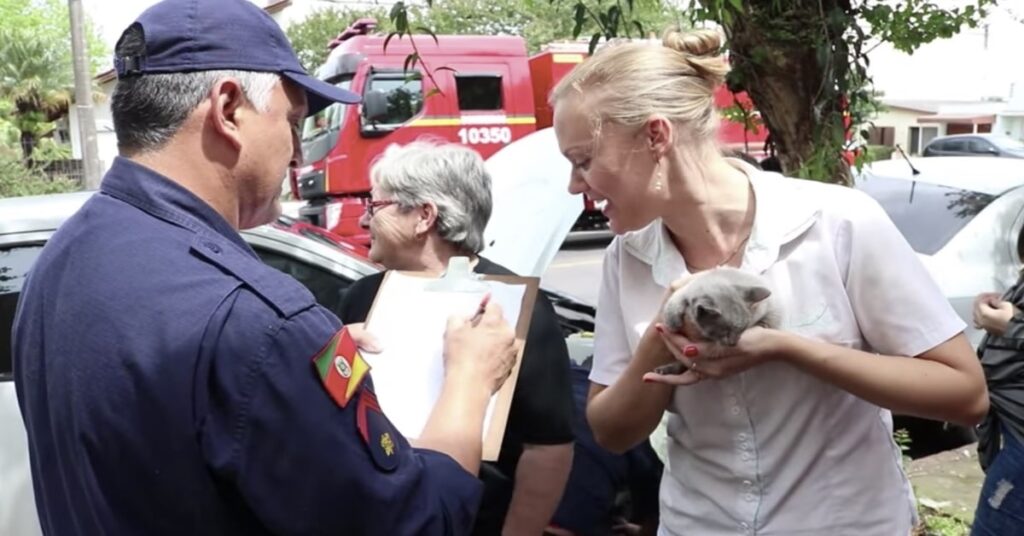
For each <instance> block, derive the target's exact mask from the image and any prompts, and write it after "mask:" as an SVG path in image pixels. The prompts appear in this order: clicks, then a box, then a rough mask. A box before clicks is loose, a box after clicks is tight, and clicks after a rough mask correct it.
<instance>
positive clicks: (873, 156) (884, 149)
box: [864, 145, 896, 164]
mask: <svg viewBox="0 0 1024 536" xmlns="http://www.w3.org/2000/svg"><path fill="white" fill-rule="evenodd" d="M895 151H896V148H895V147H890V146H888V145H868V146H867V152H866V153H865V154H864V163H865V164H866V163H869V162H874V161H875V160H889V159H890V158H892V154H893V153H894V152H895Z"/></svg>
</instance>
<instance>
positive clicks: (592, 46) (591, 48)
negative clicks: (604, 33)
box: [587, 32, 601, 55]
mask: <svg viewBox="0 0 1024 536" xmlns="http://www.w3.org/2000/svg"><path fill="white" fill-rule="evenodd" d="M600 40H601V33H600V32H598V33H596V34H594V36H593V37H591V38H590V46H588V47H587V52H588V53H589V54H591V55H593V54H594V50H596V49H597V43H598V41H600Z"/></svg>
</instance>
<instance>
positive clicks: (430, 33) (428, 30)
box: [416, 26, 440, 45]
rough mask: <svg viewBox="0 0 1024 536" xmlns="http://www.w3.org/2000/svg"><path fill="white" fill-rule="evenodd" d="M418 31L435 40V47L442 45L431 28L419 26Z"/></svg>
mask: <svg viewBox="0 0 1024 536" xmlns="http://www.w3.org/2000/svg"><path fill="white" fill-rule="evenodd" d="M416 31H417V32H422V33H425V34H427V35H429V36H430V37H432V38H434V44H435V45H439V44H440V43H438V41H437V35H436V34H435V33H434V30H431V29H430V28H427V27H426V26H417V27H416Z"/></svg>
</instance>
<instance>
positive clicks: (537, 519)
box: [339, 142, 573, 535]
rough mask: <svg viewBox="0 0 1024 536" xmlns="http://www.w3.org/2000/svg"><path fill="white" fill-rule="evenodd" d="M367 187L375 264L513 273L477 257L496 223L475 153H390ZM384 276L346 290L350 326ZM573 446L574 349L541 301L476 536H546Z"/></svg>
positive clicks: (421, 147) (442, 148)
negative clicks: (457, 263)
mask: <svg viewBox="0 0 1024 536" xmlns="http://www.w3.org/2000/svg"><path fill="white" fill-rule="evenodd" d="M370 180H371V183H372V190H371V195H372V200H371V201H370V203H369V205H368V206H367V212H366V215H365V216H364V218H363V221H362V225H363V226H364V227H367V228H368V229H369V231H370V240H371V242H370V258H371V259H372V260H373V261H376V262H378V263H380V264H382V265H383V266H384V267H385V268H387V269H390V270H405V271H416V272H423V273H428V274H434V275H440V274H441V273H442V272H443V271H444V270H445V268H446V267H447V265H448V259H450V258H451V257H453V256H466V257H469V258H470V259H471V262H472V265H473V269H474V271H475V272H477V273H482V274H499V275H509V274H511V272H510V271H509V270H507V269H505V268H503V267H501V266H499V265H497V264H495V263H493V262H490V261H488V260H487V259H485V258H483V257H480V256H479V255H478V254H479V252H480V251H481V250H482V249H483V247H484V240H483V232H484V227H485V226H486V225H487V221H488V220H489V219H490V216H491V179H490V176H489V175H488V174H487V172H486V171H485V170H484V166H483V160H482V159H481V158H480V156H479V154H477V153H476V152H475V151H473V150H471V149H468V148H465V147H462V146H459V145H454V144H444V145H436V144H432V143H428V142H415V143H411V144H409V145H406V146H403V147H399V146H392V147H390V148H389V149H388V150H387V151H386V152H385V153H384V155H383V156H382V157H381V159H380V160H379V161H377V163H376V164H375V165H374V166H373V168H372V170H371V172H370ZM383 278H384V274H383V273H381V274H377V275H373V276H369V277H366V278H364V279H362V280H360V281H357V282H355V283H354V284H353V285H352V286H351V287H349V289H348V290H347V291H346V292H345V296H344V298H343V300H342V304H341V306H340V311H339V316H340V317H341V319H342V320H343V321H344V322H345V323H350V322H362V321H364V320H365V319H366V316H367V314H368V312H369V309H370V305H371V304H372V303H373V299H374V296H376V294H377V291H378V289H379V288H380V284H381V281H382V280H383ZM572 440H573V433H572V388H571V386H570V379H569V356H568V351H567V349H566V346H565V341H564V339H563V338H562V334H561V330H560V328H559V325H558V320H557V318H556V317H555V314H554V310H553V309H552V307H551V304H550V303H549V302H548V301H547V300H544V299H538V300H537V303H536V306H535V308H534V311H533V317H532V320H531V323H530V330H529V333H528V334H527V338H526V347H525V350H524V353H523V362H522V365H521V367H520V373H519V381H518V383H517V384H516V390H515V394H514V396H513V398H512V408H511V410H510V414H509V420H508V425H507V428H506V430H505V437H504V440H503V441H502V446H501V453H500V455H499V459H498V461H497V462H496V463H485V464H483V465H482V466H481V470H480V471H481V479H482V480H483V482H484V497H483V500H482V502H481V505H480V510H479V513H478V515H477V521H476V527H475V529H474V533H475V534H487V535H493V534H502V533H504V534H531V535H537V534H540V533H541V532H542V531H543V530H544V527H545V526H547V524H548V521H549V520H550V519H551V516H552V514H553V513H554V511H555V508H556V507H557V505H558V501H559V498H560V497H561V495H562V490H563V488H564V487H565V482H566V479H567V478H568V474H569V469H570V466H571V464H572V452H573V447H572Z"/></svg>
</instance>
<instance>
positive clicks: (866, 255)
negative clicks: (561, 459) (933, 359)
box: [837, 190, 966, 356]
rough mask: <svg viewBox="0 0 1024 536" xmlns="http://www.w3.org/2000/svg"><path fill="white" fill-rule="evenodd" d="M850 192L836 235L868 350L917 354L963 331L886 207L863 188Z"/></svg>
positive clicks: (951, 309) (960, 321) (963, 325)
mask: <svg viewBox="0 0 1024 536" xmlns="http://www.w3.org/2000/svg"><path fill="white" fill-rule="evenodd" d="M850 196H851V200H850V201H851V203H849V205H848V208H847V210H848V211H849V214H850V216H849V220H848V221H847V222H845V225H842V226H840V228H839V233H840V236H839V237H837V238H838V241H839V243H840V244H843V245H844V246H845V247H841V248H840V249H841V250H846V251H847V252H848V254H849V262H848V264H847V273H846V292H847V295H848V296H849V300H850V304H851V305H852V307H853V312H854V315H855V316H856V318H857V323H858V324H859V326H860V330H861V333H862V335H863V337H864V340H865V341H866V342H867V343H868V345H869V346H870V349H871V350H873V351H876V352H879V353H882V354H887V355H903V356H917V355H920V354H922V353H924V352H926V351H928V350H930V349H932V348H934V347H936V346H938V345H939V344H941V343H943V342H945V341H946V340H948V339H950V338H951V337H953V336H955V335H957V334H958V333H960V332H962V331H963V330H964V328H965V327H966V325H965V324H964V322H963V321H962V320H961V319H960V317H959V316H957V314H956V312H955V311H954V310H953V307H952V306H951V305H950V304H949V301H948V300H947V299H946V298H945V296H943V294H942V291H941V290H940V289H939V286H938V284H936V283H935V280H934V279H933V278H932V276H931V274H930V273H929V272H928V270H927V268H925V266H924V264H923V263H922V262H921V260H920V259H919V258H918V257H917V254H916V253H915V252H914V250H913V249H912V248H911V247H910V244H908V243H907V241H906V239H905V238H904V237H903V235H902V234H900V232H899V230H898V229H897V228H896V226H895V225H894V224H893V223H892V220H890V219H889V216H888V215H886V214H885V211H883V210H882V207H881V206H879V204H878V203H877V202H876V201H875V200H873V199H871V198H870V197H868V196H867V195H866V194H863V193H861V192H857V191H853V190H851V191H850ZM844 243H845V244H844Z"/></svg>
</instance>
